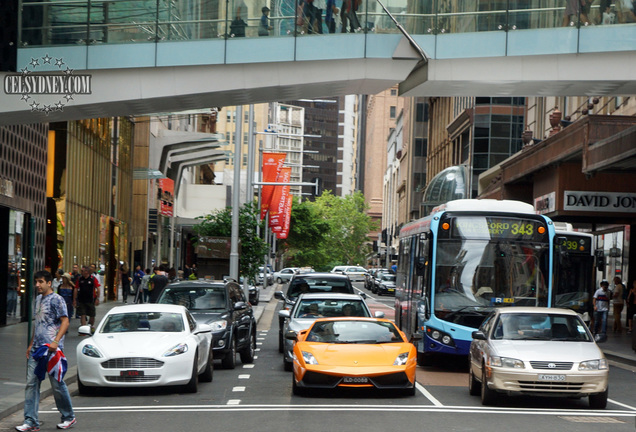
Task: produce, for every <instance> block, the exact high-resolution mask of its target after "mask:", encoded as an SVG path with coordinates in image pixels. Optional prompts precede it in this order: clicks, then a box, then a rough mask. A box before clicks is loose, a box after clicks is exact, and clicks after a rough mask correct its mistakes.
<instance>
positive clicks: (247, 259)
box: [194, 203, 267, 280]
mask: <svg viewBox="0 0 636 432" xmlns="http://www.w3.org/2000/svg"><path fill="white" fill-rule="evenodd" d="M198 219H201V220H202V221H201V223H200V224H199V225H196V226H195V227H194V230H195V232H196V233H197V234H198V235H199V237H231V236H232V208H231V207H226V208H225V209H222V210H218V211H216V212H215V213H211V214H209V215H206V216H202V217H200V218H198ZM259 224H261V229H263V225H262V222H261V221H260V216H259V212H258V211H257V210H256V205H255V204H254V203H248V204H245V205H244V206H242V207H241V208H240V210H239V241H240V257H239V274H240V275H241V276H243V277H246V278H248V280H252V279H256V275H257V274H258V267H259V265H262V262H263V257H264V256H265V254H267V245H266V244H265V242H264V241H263V240H262V239H261V238H260V237H258V236H257V235H256V233H257V227H258V225H259Z"/></svg>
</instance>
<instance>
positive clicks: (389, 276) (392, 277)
mask: <svg viewBox="0 0 636 432" xmlns="http://www.w3.org/2000/svg"><path fill="white" fill-rule="evenodd" d="M380 280H381V281H382V282H395V275H394V274H383V275H380Z"/></svg>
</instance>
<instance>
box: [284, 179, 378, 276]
mask: <svg viewBox="0 0 636 432" xmlns="http://www.w3.org/2000/svg"><path fill="white" fill-rule="evenodd" d="M368 208H369V206H368V205H367V204H366V202H365V200H364V196H363V195H362V193H361V192H356V193H354V194H353V195H349V196H346V197H343V198H340V197H336V196H334V195H333V194H331V192H330V191H326V192H325V193H323V194H322V195H321V196H320V197H318V198H317V199H316V201H315V202H311V201H303V202H302V203H298V202H297V201H295V202H294V204H293V206H292V214H291V224H290V225H291V226H290V233H289V236H288V239H287V241H286V242H285V245H286V247H287V250H286V260H287V262H286V265H289V266H298V267H301V266H313V267H314V268H315V269H316V270H330V269H331V268H332V267H333V266H334V265H337V264H364V263H365V262H366V257H367V255H368V253H369V247H368V246H367V245H366V243H367V242H368V241H369V239H368V237H367V233H368V232H369V231H371V230H373V229H376V227H375V226H374V224H373V222H372V220H371V218H370V217H369V216H368V215H367V214H366V213H365V211H366V210H367V209H368Z"/></svg>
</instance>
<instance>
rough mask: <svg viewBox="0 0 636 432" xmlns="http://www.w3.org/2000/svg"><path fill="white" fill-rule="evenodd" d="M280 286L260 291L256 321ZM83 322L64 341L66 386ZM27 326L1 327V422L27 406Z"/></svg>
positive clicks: (102, 307) (46, 391)
mask: <svg viewBox="0 0 636 432" xmlns="http://www.w3.org/2000/svg"><path fill="white" fill-rule="evenodd" d="M277 286H278V285H276V284H274V285H272V286H269V287H267V288H265V289H263V288H262V287H261V292H260V297H259V303H258V305H257V306H253V310H254V315H255V317H256V321H257V322H258V320H259V319H260V318H261V316H262V314H263V311H264V309H265V307H266V306H267V303H268V302H269V301H270V300H271V299H272V298H273V296H274V290H275V289H277V288H276V287H277ZM122 305H123V303H122V302H121V301H109V302H104V303H100V304H99V306H97V308H96V312H97V314H96V317H95V323H96V324H97V323H98V322H99V321H100V320H101V319H102V318H103V317H104V315H106V313H107V312H108V311H109V310H111V309H112V308H114V307H115V306H122ZM79 325H80V320H79V319H76V318H73V319H71V326H70V329H69V331H68V333H67V334H66V338H65V340H64V354H65V355H66V359H67V361H68V370H67V372H66V376H65V378H64V381H65V382H66V384H70V383H73V382H75V381H76V380H77V366H76V364H77V362H76V356H75V348H76V347H77V344H78V343H79V342H80V340H81V339H82V338H83V337H84V336H79V335H78V333H77V328H78V327H79ZM27 332H28V323H26V322H21V323H16V324H12V325H7V326H5V327H0V345H1V346H2V349H0V365H2V367H0V419H2V418H5V417H7V416H9V415H11V414H13V413H14V412H16V411H20V410H21V409H22V408H23V406H24V386H25V384H26V349H27V346H28V344H29V341H28V340H27ZM41 394H42V396H41V399H44V398H45V397H47V396H50V395H52V394H53V393H52V391H51V384H50V383H49V380H48V379H45V380H44V381H42V384H41Z"/></svg>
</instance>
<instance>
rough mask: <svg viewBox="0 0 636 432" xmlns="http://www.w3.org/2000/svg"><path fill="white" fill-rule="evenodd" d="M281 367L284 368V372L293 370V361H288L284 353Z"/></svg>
mask: <svg viewBox="0 0 636 432" xmlns="http://www.w3.org/2000/svg"><path fill="white" fill-rule="evenodd" d="M283 369H285V372H291V371H293V370H294V363H292V362H290V361H288V360H287V359H286V358H285V356H284V355H283Z"/></svg>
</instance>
